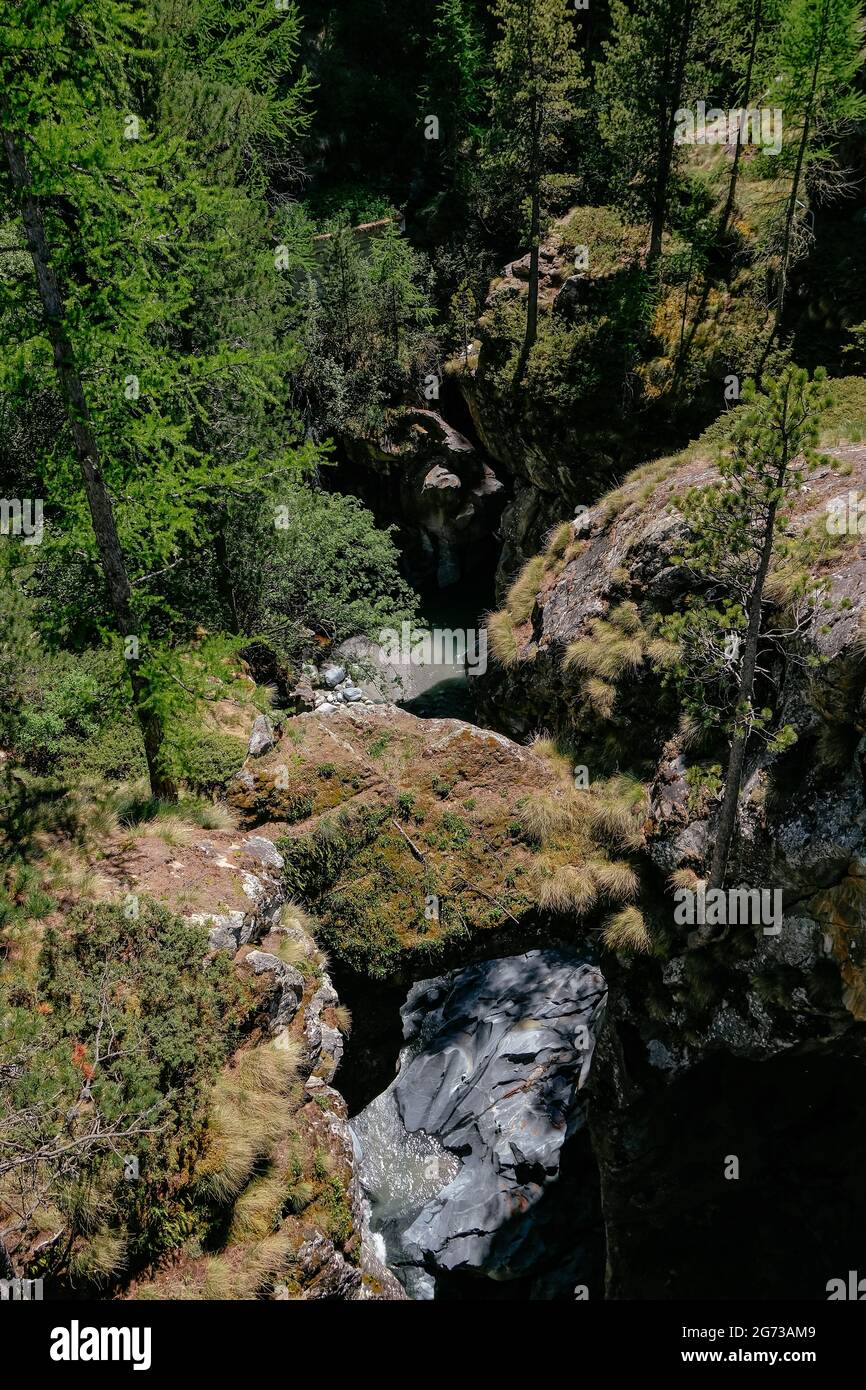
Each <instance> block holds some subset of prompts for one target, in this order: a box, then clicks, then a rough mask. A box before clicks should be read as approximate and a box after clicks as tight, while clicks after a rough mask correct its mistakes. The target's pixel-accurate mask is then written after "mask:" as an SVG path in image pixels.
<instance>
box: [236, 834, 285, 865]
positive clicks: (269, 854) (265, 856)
mask: <svg viewBox="0 0 866 1390" xmlns="http://www.w3.org/2000/svg"><path fill="white" fill-rule="evenodd" d="M242 849H243V852H244V854H246V855H250V856H251V857H252V858H253V859H255V860H256V862H257V863H259V864H260V865H261V866H262V868H264V869H274V870H276V872H277V873H281V872H282V869H283V864H284V860H283V856H282V855H281V854H280V851H279V850H278V849H277V847H276V845H275V844H274V842H273V841H272V840H267V839H266V838H265V836H264V835H250V836H248V837H247V839H246V840H244V842H243V845H242Z"/></svg>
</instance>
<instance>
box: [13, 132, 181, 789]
mask: <svg viewBox="0 0 866 1390" xmlns="http://www.w3.org/2000/svg"><path fill="white" fill-rule="evenodd" d="M3 145H4V148H5V150H6V158H7V160H8V163H9V169H10V172H11V175H12V183H13V186H14V188H15V190H16V192H17V193H18V195H19V197H20V199H21V218H22V221H23V224H24V232H25V236H26V240H27V248H28V250H29V252H30V256H31V259H32V261H33V267H34V270H35V271H36V282H37V285H38V289H39V299H40V302H41V304H42V311H43V314H44V317H45V331H46V334H47V336H48V340H49V342H50V343H51V349H52V353H53V355H54V368H55V372H56V374H57V380H58V383H59V386H60V393H61V395H62V397H63V399H64V401H65V403H66V413H67V418H68V420H69V426H70V429H71V431H72V439H73V445H74V448H75V454H76V457H77V459H78V464H79V467H80V469H81V476H82V479H83V481H84V490H85V493H86V494H87V503H88V506H89V508H90V516H91V520H92V522H93V532H94V535H95V537H96V544H97V546H98V549H99V558H100V561H101V564H102V569H103V572H104V574H105V579H106V583H107V586H108V593H109V599H110V602H111V607H112V610H113V612H114V619H115V622H116V624H117V630H118V632H119V633H120V635H121V637H124V638H126V637H134V636H136V635H137V634H136V624H135V621H134V618H133V614H132V591H131V588H130V584H129V576H128V574H127V571H126V561H125V559H124V556H123V551H122V549H121V546H120V539H119V537H118V534H117V526H116V524H115V520H114V511H113V508H112V505H111V498H110V497H109V494H108V489H107V488H106V486H105V481H104V479H103V477H102V471H101V468H100V463H99V447H98V445H97V442H96V436H95V434H94V432H93V427H92V425H91V423H90V417H89V414H88V410H87V400H86V397H85V394H84V384H83V382H82V380H81V375H80V373H79V371H78V368H77V366H76V363H75V356H74V353H73V351H72V345H71V343H70V342H69V340H68V338H67V337H66V333H65V331H64V328H63V305H62V301H61V298H60V290H59V287H58V284H57V278H56V276H55V274H54V269H53V267H52V265H51V257H50V254H49V250H48V240H47V237H46V235H45V224H44V222H43V218H42V209H41V207H40V205H39V200H38V198H37V197H36V196H35V194H34V193H33V191H32V186H31V183H30V177H29V173H28V169H27V161H26V158H25V156H24V152H23V150H22V149H21V147H20V145H19V144H18V142H17V140H16V139H15V137H14V136H13V135H12V134H11V133H10V132H8V131H4V132H3ZM129 673H130V684H131V686H132V699H133V704H134V706H135V712H136V715H137V717H138V722H139V724H140V726H141V733H142V738H143V740H144V752H145V757H146V758H147V769H148V774H149V776H150V786H151V792H152V793H153V795H154V796H165V797H173V796H175V795H176V789H175V787H174V785H173V784H172V783H171V782H170V781H169V779H167V778H166V777H164V776H163V774H162V773H161V771H160V751H161V748H162V742H163V729H162V724H161V721H160V720H159V718H158V717H157V716H156V715H155V714H154V713H153V711H152V710H149V709H148V708H147V704H146V700H147V694H148V690H147V682H146V681H145V680H144V678H143V677H142V676H140V675H139V674H138V673H137V671H136V669H135V666H134V665H133V664H132V663H131V662H130V663H129Z"/></svg>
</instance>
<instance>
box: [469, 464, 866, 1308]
mask: <svg viewBox="0 0 866 1390" xmlns="http://www.w3.org/2000/svg"><path fill="white" fill-rule="evenodd" d="M829 452H830V453H831V455H833V456H835V458H836V459H837V461H838V463H839V464H840V465H841V467H842V470H843V473H844V475H846V476H845V477H844V481H843V480H842V479H840V477H839V476H838V475H837V474H836V473H834V472H833V471H831V470H830V469H829V468H826V469H819V470H818V471H817V472H816V473H814V474H812V475H810V476H809V477H808V478H807V479H806V480H805V482H804V485H803V488H802V489H801V492H800V495H799V498H798V500H797V503H796V505H795V507H794V509H793V516H792V518H791V522H790V526H789V539H790V540H792V541H793V542H795V543H799V544H800V545H801V546H803V547H804V548H805V553H806V555H807V556H810V557H811V559H810V563H812V564H813V565H814V573H815V576H816V578H822V579H823V580H825V581H826V583H827V586H828V593H829V598H830V604H829V606H828V607H827V608H823V609H821V610H820V615H819V616H816V618H815V621H813V622H812V624H811V626H810V627H809V628H808V629H807V630H806V631H805V634H804V640H805V644H806V650H807V653H811V655H812V656H813V657H815V658H817V661H816V662H815V663H814V664H813V665H811V666H809V665H806V664H803V663H800V664H798V663H797V662H793V661H792V662H789V663H788V664H787V665H783V664H782V663H781V662H780V661H779V660H778V657H774V656H773V654H772V652H769V653H768V654H767V656H766V657H765V658H764V659H765V661H766V664H767V669H768V671H769V681H770V683H771V691H772V693H771V695H770V699H771V700H772V702H773V704H774V707H775V717H776V719H777V720H778V722H779V724H782V725H784V724H790V725H791V726H793V728H794V729H795V730H796V733H797V742H796V743H795V744H794V746H793V747H792V748H790V749H788V750H787V751H781V752H773V751H771V750H769V749H768V748H767V746H766V744H764V743H762V742H760V741H759V740H756V741H755V742H754V744H753V745H752V746H751V747H750V754H749V760H748V765H747V768H746V775H745V778H744V784H743V790H742V795H741V799H740V807H739V816H738V826H737V835H736V839H735V843H734V848H733V854H732V859H731V873H730V880H729V881H730V886H731V887H732V888H740V889H742V888H746V889H749V888H755V887H760V888H766V889H767V890H769V891H771V892H778V893H779V894H780V898H781V921H780V924H779V925H780V926H781V930H779V931H776V930H775V928H774V929H773V930H772V931H771V932H765V931H764V930H763V928H762V925H761V924H760V923H758V922H751V923H745V922H740V923H739V924H734V925H731V926H730V927H729V928H728V929H727V930H726V932H725V933H724V935H723V936H721V937H720V939H718V940H716V941H713V942H711V943H709V944H706V943H705V944H703V945H702V946H700V947H699V948H696V946H697V943H696V942H695V940H694V937H693V933H692V931H691V929H690V927H689V926H688V925H682V924H680V923H678V922H677V920H676V918H675V915H674V900H673V888H672V886H671V884H670V882H669V876H670V875H671V874H672V873H674V872H677V873H679V874H687V873H688V872H689V871H691V872H692V873H693V874H694V875H696V877H697V879H698V880H700V879H702V878H704V877H705V875H706V871H707V859H708V853H709V847H710V846H711V844H712V841H713V835H714V831H715V818H716V816H717V814H718V804H719V797H718V794H717V793H716V792H715V791H714V790H713V784H712V779H711V778H710V777H709V771H710V770H709V769H708V767H707V766H706V764H707V762H708V761H710V762H711V761H712V760H713V758H712V757H710V758H709V759H708V758H707V755H706V753H704V752H701V751H696V750H695V748H694V746H693V745H691V744H689V742H688V741H687V739H684V738H683V736H682V732H681V730H680V729H679V728H678V713H679V711H678V706H677V702H676V699H675V698H674V696H673V694H672V692H670V691H669V690H667V689H666V687H665V686H664V684H663V682H662V680H661V679H660V674H659V670H658V669H657V667H656V666H655V665H654V661H653V658H652V654H651V650H650V645H649V644H650V641H651V636H652V633H653V631H654V628H653V620H654V616H655V615H656V614H658V613H664V612H668V611H670V609H671V608H672V607H674V606H676V605H678V604H679V603H681V602H682V600H683V599H684V597H685V595H686V594H687V593H688V592H689V588H690V585H691V584H692V582H693V581H692V580H691V579H690V577H689V575H688V574H687V573H685V572H684V571H683V569H682V567H678V566H676V565H675V564H674V563H673V556H674V555H675V554H676V552H677V549H678V546H679V538H680V536H681V534H682V527H683V520H682V517H681V515H680V513H679V512H678V510H677V507H676V501H677V496H678V495H679V494H681V493H682V492H683V491H684V490H685V489H687V488H688V487H690V486H700V485H702V484H704V483H706V482H708V481H709V480H710V479H711V477H712V476H713V473H714V468H713V466H712V463H711V462H710V461H709V458H708V456H707V454H701V452H700V451H694V450H693V451H691V453H690V454H689V455H687V456H685V458H684V459H682V460H680V461H670V462H665V461H660V463H659V464H657V465H653V466H651V467H648V468H647V469H644V470H640V472H639V473H638V474H637V475H635V476H634V477H633V478H631V479H627V480H626V482H625V484H624V485H623V486H622V487H621V488H620V489H618V491H617V492H616V493H615V494H612V495H611V496H610V497H608V498H606V499H603V500H602V502H600V503H599V504H598V505H597V506H596V507H594V508H592V509H591V510H590V512H589V513H588V516H587V518H586V525H585V527H584V529H583V531H582V533H581V534H580V535H577V534H575V535H574V536H573V538H572V542H571V543H570V544H569V545H568V546H567V548H566V549H565V551H564V552H563V553H561V554H560V555H559V556H558V557H555V556H552V555H549V556H547V557H545V560H544V563H543V565H542V567H541V573H540V577H539V583H538V594H537V598H536V601H535V603H534V605H533V606H532V612H531V615H530V616H529V617H528V618H527V619H526V621H525V623H524V624H523V625H518V627H517V630H516V636H517V644H518V659H517V660H516V662H514V663H513V664H512V665H511V666H509V667H508V668H507V669H501V670H500V671H498V672H494V673H493V674H492V675H491V676H490V677H489V678H485V683H486V691H485V699H486V700H487V701H489V702H491V703H490V704H488V708H492V707H493V703H495V707H496V708H497V709H498V710H500V711H502V714H503V719H504V720H505V721H507V724H508V726H509V728H510V730H511V731H512V732H514V733H516V734H519V735H521V736H522V737H527V736H528V735H529V734H531V732H532V731H533V730H534V729H538V728H547V729H550V730H553V731H558V732H559V734H560V735H561V736H562V737H563V738H565V739H566V740H567V741H568V742H569V744H570V746H571V747H572V748H574V749H581V750H582V751H581V753H580V757H579V761H581V762H583V763H585V764H587V765H588V767H589V772H590V777H591V778H592V777H594V776H595V775H596V770H595V767H594V765H593V764H594V759H595V758H596V757H600V754H601V750H602V749H610V748H611V747H613V748H615V749H616V754H617V758H618V765H619V767H620V768H621V769H629V768H632V769H635V770H636V772H637V775H638V776H639V777H640V779H641V781H642V782H643V784H644V786H645V787H646V789H647V791H648V808H647V816H646V821H645V823H644V825H643V837H644V838H643V844H642V846H641V847H640V849H639V851H636V852H635V853H634V855H633V862H634V864H635V866H636V868H637V869H638V871H639V873H640V876H641V890H640V899H639V900H640V907H641V911H642V912H643V915H644V918H645V920H646V921H647V924H648V926H649V930H650V934H651V937H652V940H653V950H652V953H651V954H649V955H647V956H642V957H637V956H630V955H627V954H622V955H609V956H605V957H604V973H605V977H606V979H607V981H608V986H609V1002H608V1009H607V1013H606V1019H605V1024H604V1027H603V1029H602V1032H601V1034H600V1036H599V1039H598V1045H597V1048H596V1056H595V1061H594V1065H593V1074H592V1081H591V1086H590V1090H591V1099H590V1105H589V1119H590V1130H591V1134H592V1141H593V1162H594V1163H595V1164H596V1165H597V1168H598V1171H599V1174H600V1179H601V1184H602V1189H603V1191H604V1194H605V1232H606V1244H607V1261H608V1276H607V1285H606V1288H607V1297H610V1298H670V1297H694V1296H700V1297H728V1298H730V1297H737V1296H741V1297H756V1298H768V1297H774V1296H777V1297H783V1298H792V1297H801V1298H824V1297H826V1294H825V1286H826V1281H827V1280H828V1279H829V1278H831V1277H832V1276H834V1275H835V1274H836V1273H837V1272H838V1271H844V1269H846V1268H849V1267H850V1268H856V1266H857V1260H858V1258H860V1257H859V1256H858V1253H857V1251H858V1248H862V1240H863V1235H864V1231H866V1197H864V1193H863V1187H862V1183H861V1182H860V1180H859V1177H858V1176H857V1173H858V1172H859V1169H860V1166H861V1164H862V1163H863V1161H864V1158H866V1141H864V1137H863V1136H864V1115H863V1106H862V1103H861V1099H860V1097H861V1096H862V1095H863V1093H864V1092H863V1083H864V1080H866V1046H864V1041H863V1023H864V1021H866V891H864V885H866V876H864V875H866V790H864V789H866V738H864V729H866V724H864V707H866V662H864V659H863V655H862V638H861V632H862V630H863V622H864V611H866V545H864V543H863V539H862V538H861V537H859V536H851V537H846V538H844V539H842V540H841V541H840V543H839V545H838V546H837V548H836V549H835V550H833V549H829V550H828V549H826V548H825V546H824V545H820V544H816V545H815V546H814V548H813V549H810V548H809V542H808V540H807V539H799V538H806V537H808V536H809V535H812V536H815V535H817V536H819V537H820V536H821V535H822V533H823V536H824V540H825V542H826V531H825V529H824V520H825V517H826V514H827V512H826V508H827V503H828V502H829V501H831V500H832V499H833V497H835V496H838V495H839V494H840V493H844V492H845V491H846V490H847V489H848V488H849V487H853V488H858V489H861V490H862V489H863V487H864V483H866V449H864V448H863V447H862V446H860V445H856V446H855V445H847V446H846V445H842V446H839V447H836V448H833V449H831V450H830V451H829ZM624 605H625V606H626V607H625V608H623V606H624ZM623 612H624V613H625V615H626V617H627V618H628V622H629V625H630V640H631V642H632V643H633V645H634V651H635V655H634V657H633V658H631V659H630V661H629V665H628V669H627V670H626V671H625V672H624V673H623V674H622V676H621V677H620V678H619V679H617V678H616V677H612V678H611V679H610V681H609V683H608V685H607V689H606V698H605V701H604V702H603V703H602V704H601V705H600V706H599V705H595V706H593V704H592V700H591V699H590V698H589V697H588V693H587V688H586V674H585V672H583V671H582V669H581V668H580V667H579V666H578V667H577V669H575V667H574V666H573V667H572V668H571V669H569V668H568V666H567V665H566V664H565V663H564V661H563V657H564V654H565V652H566V650H567V648H568V647H569V645H570V644H572V643H575V642H581V641H582V640H583V641H585V639H589V643H588V644H587V646H585V647H584V648H583V650H584V651H586V650H587V649H588V647H591V645H592V643H593V641H596V642H597V641H598V640H599V639H600V636H601V633H602V631H603V629H599V628H598V627H597V626H596V624H598V623H602V624H604V623H610V622H611V621H613V622H614V624H615V622H616V614H617V613H620V614H622V613H623ZM612 615H613V617H612ZM607 631H608V635H610V629H607ZM762 698H763V697H762ZM768 702H769V701H768ZM713 756H714V757H715V758H718V757H719V756H720V752H719V750H716V752H715V754H714V755H713ZM721 756H723V753H722V754H721ZM707 783H709V785H707ZM842 1095H845V1096H846V1097H847V1099H846V1100H845V1101H842V1100H841V1099H840V1097H841V1096H842ZM819 1117H820V1118H819ZM798 1203H799V1210H800V1212H801V1213H802V1212H803V1211H807V1212H808V1214H809V1215H808V1223H809V1231H810V1233H811V1234H810V1235H809V1236H808V1237H804V1234H803V1223H802V1219H801V1218H800V1217H798V1215H797V1210H798ZM756 1233H757V1234H756ZM754 1242H759V1243H760V1249H761V1251H762V1254H761V1258H760V1259H754V1260H751V1259H750V1260H748V1261H744V1260H743V1252H744V1249H746V1248H749V1249H750V1250H751V1249H752V1248H758V1247H757V1246H756V1245H754ZM807 1247H808V1248H807Z"/></svg>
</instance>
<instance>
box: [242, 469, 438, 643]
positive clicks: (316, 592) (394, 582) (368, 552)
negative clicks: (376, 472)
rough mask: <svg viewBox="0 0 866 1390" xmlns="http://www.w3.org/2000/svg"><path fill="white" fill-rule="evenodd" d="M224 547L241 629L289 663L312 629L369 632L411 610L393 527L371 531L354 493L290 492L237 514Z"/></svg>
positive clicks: (339, 635) (335, 636)
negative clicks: (257, 636) (262, 637)
mask: <svg viewBox="0 0 866 1390" xmlns="http://www.w3.org/2000/svg"><path fill="white" fill-rule="evenodd" d="M275 521H276V522H278V523H279V524H275ZM229 547H230V564H231V570H232V575H233V583H234V591H235V599H236V603H237V607H238V613H239V617H240V620H241V624H242V626H243V628H244V629H245V630H246V631H247V632H248V633H250V634H254V633H260V634H263V635H265V636H266V637H268V638H269V639H270V641H271V642H272V643H273V644H274V646H275V648H276V649H277V651H278V652H279V653H280V654H281V655H283V656H285V657H286V658H287V659H291V660H297V659H299V658H300V656H301V655H303V654H305V653H307V652H310V651H312V650H313V649H314V642H313V634H314V633H319V634H322V635H325V636H327V637H328V638H329V639H331V640H333V641H335V642H339V641H342V640H343V639H345V638H347V637H353V636H355V635H356V634H358V633H364V634H367V635H370V636H375V635H376V634H377V633H378V632H379V631H380V629H381V628H382V627H394V626H397V627H399V624H400V623H401V622H402V621H403V619H404V618H411V616H412V615H413V613H414V611H415V605H416V598H415V595H414V594H413V593H412V591H411V590H410V589H409V587H408V586H407V584H406V583H405V581H404V580H403V579H402V578H401V576H400V573H399V570H398V552H397V549H396V546H395V544H394V540H393V536H392V528H387V529H382V528H379V527H377V526H376V524H375V522H374V520H373V517H372V515H371V514H370V512H368V511H367V509H366V508H365V507H363V506H362V505H361V503H360V502H359V501H358V500H357V499H356V498H354V497H343V496H341V495H339V494H337V493H329V492H324V491H320V490H316V489H313V488H308V487H299V486H295V487H293V488H291V489H287V490H286V491H285V492H284V493H282V494H275V495H274V497H273V498H272V499H271V500H270V501H269V502H263V503H262V505H261V506H260V507H258V508H257V509H255V510H254V509H251V508H247V509H244V510H243V511H239V512H238V513H237V515H236V516H235V517H234V518H233V522H232V528H231V532H230V536H229Z"/></svg>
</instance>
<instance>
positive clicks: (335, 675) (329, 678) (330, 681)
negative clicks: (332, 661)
mask: <svg viewBox="0 0 866 1390" xmlns="http://www.w3.org/2000/svg"><path fill="white" fill-rule="evenodd" d="M345 679H346V668H345V666H326V667H325V668H324V670H323V671H322V680H323V681H324V682H325V685H326V686H327V687H328V689H329V690H333V689H334V687H335V686H337V685H339V684H340V682H341V681H344V680H345Z"/></svg>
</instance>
